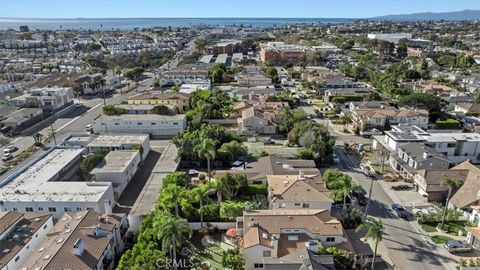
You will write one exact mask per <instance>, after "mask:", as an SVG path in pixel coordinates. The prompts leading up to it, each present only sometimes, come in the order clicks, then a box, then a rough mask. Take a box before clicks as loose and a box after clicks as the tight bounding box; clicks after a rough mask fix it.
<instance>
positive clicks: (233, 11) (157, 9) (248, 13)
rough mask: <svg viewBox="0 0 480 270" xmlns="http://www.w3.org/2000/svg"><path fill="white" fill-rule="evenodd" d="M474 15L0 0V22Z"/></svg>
mask: <svg viewBox="0 0 480 270" xmlns="http://www.w3.org/2000/svg"><path fill="white" fill-rule="evenodd" d="M465 9H480V0H0V17H3V18H6V17H8V18H79V17H81V18H146V17H150V18H175V17H177V18H178V17H186V18H189V17H194V18H204V17H207V18H208V17H216V18H228V17H233V18H239V17H250V18H368V17H374V16H381V15H390V14H404V13H417V12H447V11H459V10H465Z"/></svg>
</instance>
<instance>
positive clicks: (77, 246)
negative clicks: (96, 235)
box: [73, 238, 85, 256]
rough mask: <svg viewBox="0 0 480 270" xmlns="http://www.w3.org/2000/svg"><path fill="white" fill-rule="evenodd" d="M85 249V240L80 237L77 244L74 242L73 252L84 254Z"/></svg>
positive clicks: (78, 254)
mask: <svg viewBox="0 0 480 270" xmlns="http://www.w3.org/2000/svg"><path fill="white" fill-rule="evenodd" d="M84 250H85V247H84V245H83V240H82V239H80V238H78V239H77V241H75V244H73V254H75V255H77V256H82V254H83V251H84Z"/></svg>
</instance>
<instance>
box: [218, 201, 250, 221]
mask: <svg viewBox="0 0 480 270" xmlns="http://www.w3.org/2000/svg"><path fill="white" fill-rule="evenodd" d="M244 209H245V204H244V203H243V202H231V201H225V202H222V205H221V206H220V218H221V219H222V220H226V221H233V220H235V218H236V217H239V216H242V214H243V210H244Z"/></svg>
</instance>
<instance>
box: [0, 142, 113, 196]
mask: <svg viewBox="0 0 480 270" xmlns="http://www.w3.org/2000/svg"><path fill="white" fill-rule="evenodd" d="M82 151H83V149H54V150H53V151H52V152H51V153H49V154H48V155H47V156H46V157H44V158H43V159H41V160H40V161H38V162H37V163H35V164H33V165H32V166H31V167H30V168H28V169H27V170H26V171H25V172H23V173H21V174H20V175H18V176H17V177H16V178H14V179H13V180H12V181H10V182H9V183H8V184H6V185H5V186H3V187H2V188H0V196H1V198H2V200H3V201H17V202H19V201H29V202H32V201H53V202H67V201H70V202H75V201H85V202H97V201H98V200H99V199H100V198H101V197H102V196H103V194H104V193H105V192H106V190H107V189H108V188H109V186H110V185H111V183H109V182H102V183H93V182H70V181H63V182H60V181H50V180H52V179H53V178H54V177H55V176H56V175H57V174H58V173H59V172H60V171H61V170H62V169H63V168H64V167H65V166H67V165H68V164H69V163H70V162H72V161H73V160H74V159H75V158H77V157H78V156H79V155H80V154H81V153H82Z"/></svg>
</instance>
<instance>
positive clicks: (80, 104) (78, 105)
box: [75, 102, 83, 108]
mask: <svg viewBox="0 0 480 270" xmlns="http://www.w3.org/2000/svg"><path fill="white" fill-rule="evenodd" d="M81 107H83V103H80V102H79V103H75V108H81Z"/></svg>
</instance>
